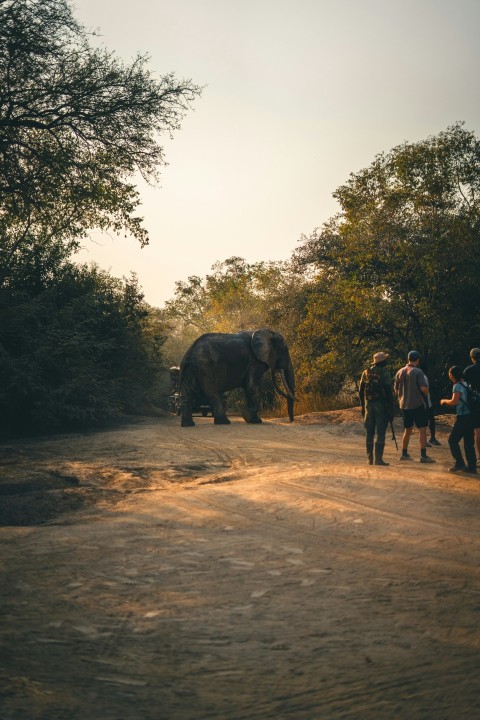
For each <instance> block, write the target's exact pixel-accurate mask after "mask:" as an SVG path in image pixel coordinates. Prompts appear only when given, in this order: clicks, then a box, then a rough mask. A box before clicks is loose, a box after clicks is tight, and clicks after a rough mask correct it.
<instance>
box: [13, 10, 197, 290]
mask: <svg viewBox="0 0 480 720" xmlns="http://www.w3.org/2000/svg"><path fill="white" fill-rule="evenodd" d="M199 94H200V88H199V87H198V86H195V85H194V84H193V83H192V82H191V81H190V80H186V81H182V82H178V81H177V80H176V79H175V77H174V76H173V75H172V74H169V75H166V76H164V77H159V78H157V77H155V76H154V74H153V73H152V72H150V71H149V70H148V68H147V58H146V57H144V56H140V55H139V56H137V57H136V59H135V60H134V61H133V62H132V63H131V64H129V65H127V64H124V63H122V62H121V61H119V60H118V59H117V58H115V56H114V55H113V54H112V53H110V52H108V51H107V50H105V49H102V48H93V47H91V46H90V44H89V35H88V33H87V32H86V31H85V29H84V28H83V27H82V26H81V25H80V24H79V23H78V22H77V21H76V20H75V18H74V17H73V15H72V12H71V9H70V7H69V5H68V3H67V1H66V0H0V238H1V249H0V267H1V271H2V277H1V278H0V280H3V281H4V280H5V278H6V277H8V275H9V274H10V272H11V267H12V264H13V265H14V264H15V262H16V256H18V254H21V253H26V254H27V255H28V254H30V253H31V252H33V248H35V247H36V246H38V245H39V244H42V245H45V244H47V243H51V242H59V241H60V242H62V243H63V244H65V245H66V246H67V247H68V248H69V249H70V250H71V249H72V248H75V247H77V246H78V241H79V238H81V237H84V236H85V234H86V233H87V231H88V230H89V229H91V228H93V227H99V228H102V229H104V230H105V229H110V230H113V231H115V232H119V231H121V230H125V231H128V232H130V233H131V234H132V235H133V236H134V237H136V238H137V239H138V240H139V241H140V243H142V244H145V243H147V242H148V235H147V232H146V230H145V228H144V227H143V225H142V222H141V218H139V217H137V216H136V214H135V212H136V210H137V207H138V205H139V196H138V193H137V190H136V189H135V186H134V184H132V182H131V180H130V179H131V178H132V176H133V174H134V173H135V172H139V173H141V175H142V176H143V177H144V178H145V179H147V180H148V181H155V180H156V179H157V173H158V168H159V166H161V165H162V164H163V163H164V162H165V161H164V155H163V149H162V147H161V146H160V145H159V144H158V135H159V133H164V132H167V133H172V132H173V131H174V130H177V129H178V128H179V127H180V123H181V121H182V119H183V117H184V115H185V112H186V111H187V109H188V108H189V105H190V103H191V102H192V101H193V100H194V98H195V97H197V96H198V95H199Z"/></svg>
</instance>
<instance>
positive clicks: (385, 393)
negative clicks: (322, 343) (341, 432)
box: [359, 352, 393, 465]
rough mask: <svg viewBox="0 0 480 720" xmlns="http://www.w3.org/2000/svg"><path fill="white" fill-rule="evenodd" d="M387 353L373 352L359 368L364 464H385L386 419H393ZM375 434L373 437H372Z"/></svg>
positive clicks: (387, 420)
mask: <svg viewBox="0 0 480 720" xmlns="http://www.w3.org/2000/svg"><path fill="white" fill-rule="evenodd" d="M388 357H389V356H388V355H387V354H386V353H384V352H377V353H375V355H374V356H373V363H372V365H370V367H368V368H367V369H366V370H364V371H363V373H362V377H361V379H360V390H359V393H360V402H361V404H362V417H363V418H364V424H365V430H366V446H367V459H368V464H369V465H373V463H374V459H373V452H374V447H375V465H388V463H387V462H385V460H384V459H383V452H384V449H385V433H386V431H387V427H388V422H389V420H391V419H392V418H393V393H392V378H391V377H390V372H389V371H388V370H387V367H386V365H387V361H388ZM375 436H376V440H375Z"/></svg>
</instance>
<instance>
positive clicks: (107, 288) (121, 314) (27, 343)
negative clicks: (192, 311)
mask: <svg viewBox="0 0 480 720" xmlns="http://www.w3.org/2000/svg"><path fill="white" fill-rule="evenodd" d="M42 250H43V252H44V253H45V252H46V250H45V248H43V249H42ZM43 260H44V261H45V258H43ZM30 269H31V273H32V277H31V278H29V277H28V271H27V268H26V266H24V268H23V275H22V277H21V278H16V279H15V280H18V284H17V283H16V282H12V283H10V284H9V285H8V287H4V288H0V375H1V377H2V384H1V387H0V434H9V433H17V432H25V431H29V432H32V431H42V432H45V431H51V430H59V429H62V430H64V429H68V428H73V427H84V426H88V425H92V424H95V423H98V422H101V421H106V420H111V419H113V418H116V417H118V416H120V415H122V414H124V413H125V412H128V411H131V410H132V409H135V408H137V407H138V406H139V405H141V404H142V403H143V402H144V400H145V398H146V397H148V396H149V395H151V394H152V392H153V390H154V388H155V384H156V382H157V378H158V374H159V370H160V367H161V364H162V354H161V349H162V345H163V342H164V341H165V337H164V335H163V333H162V328H161V327H160V326H159V325H158V323H155V324H154V323H153V322H152V320H153V318H152V315H151V313H150V309H149V308H148V306H147V305H146V304H145V303H144V301H143V295H142V293H141V292H140V290H139V288H138V283H137V279H136V278H135V276H132V277H131V278H130V279H129V280H117V279H116V278H112V277H111V276H109V275H108V273H105V272H102V271H101V270H99V269H98V268H96V267H87V266H85V265H84V266H81V267H78V266H76V265H74V264H72V263H70V262H68V261H63V262H61V263H60V264H56V265H55V267H54V269H52V272H51V273H49V274H48V275H44V276H42V277H40V276H39V275H38V265H37V263H36V262H34V261H32V262H31V264H30Z"/></svg>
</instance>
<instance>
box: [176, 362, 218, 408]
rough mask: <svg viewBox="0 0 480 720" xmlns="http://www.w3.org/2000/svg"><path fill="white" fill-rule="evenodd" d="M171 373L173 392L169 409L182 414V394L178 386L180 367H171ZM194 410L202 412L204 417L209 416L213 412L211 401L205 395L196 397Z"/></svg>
mask: <svg viewBox="0 0 480 720" xmlns="http://www.w3.org/2000/svg"><path fill="white" fill-rule="evenodd" d="M169 373H170V379H171V382H172V393H171V395H170V398H169V409H170V412H172V413H173V414H174V415H181V414H182V396H181V394H180V390H179V387H178V381H179V378H180V368H179V367H176V366H174V367H171V368H170V370H169ZM192 412H194V413H195V414H197V415H198V414H200V415H202V417H207V415H208V414H209V413H211V414H212V415H213V413H212V408H211V406H210V403H209V402H208V400H207V398H205V397H196V398H194V401H193V408H192Z"/></svg>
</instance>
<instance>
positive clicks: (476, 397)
mask: <svg viewBox="0 0 480 720" xmlns="http://www.w3.org/2000/svg"><path fill="white" fill-rule="evenodd" d="M465 388H466V390H467V405H468V408H469V410H470V412H471V413H474V414H475V415H480V393H478V392H477V391H476V390H474V389H473V388H472V387H471V386H470V385H467V384H466V383H465Z"/></svg>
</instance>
